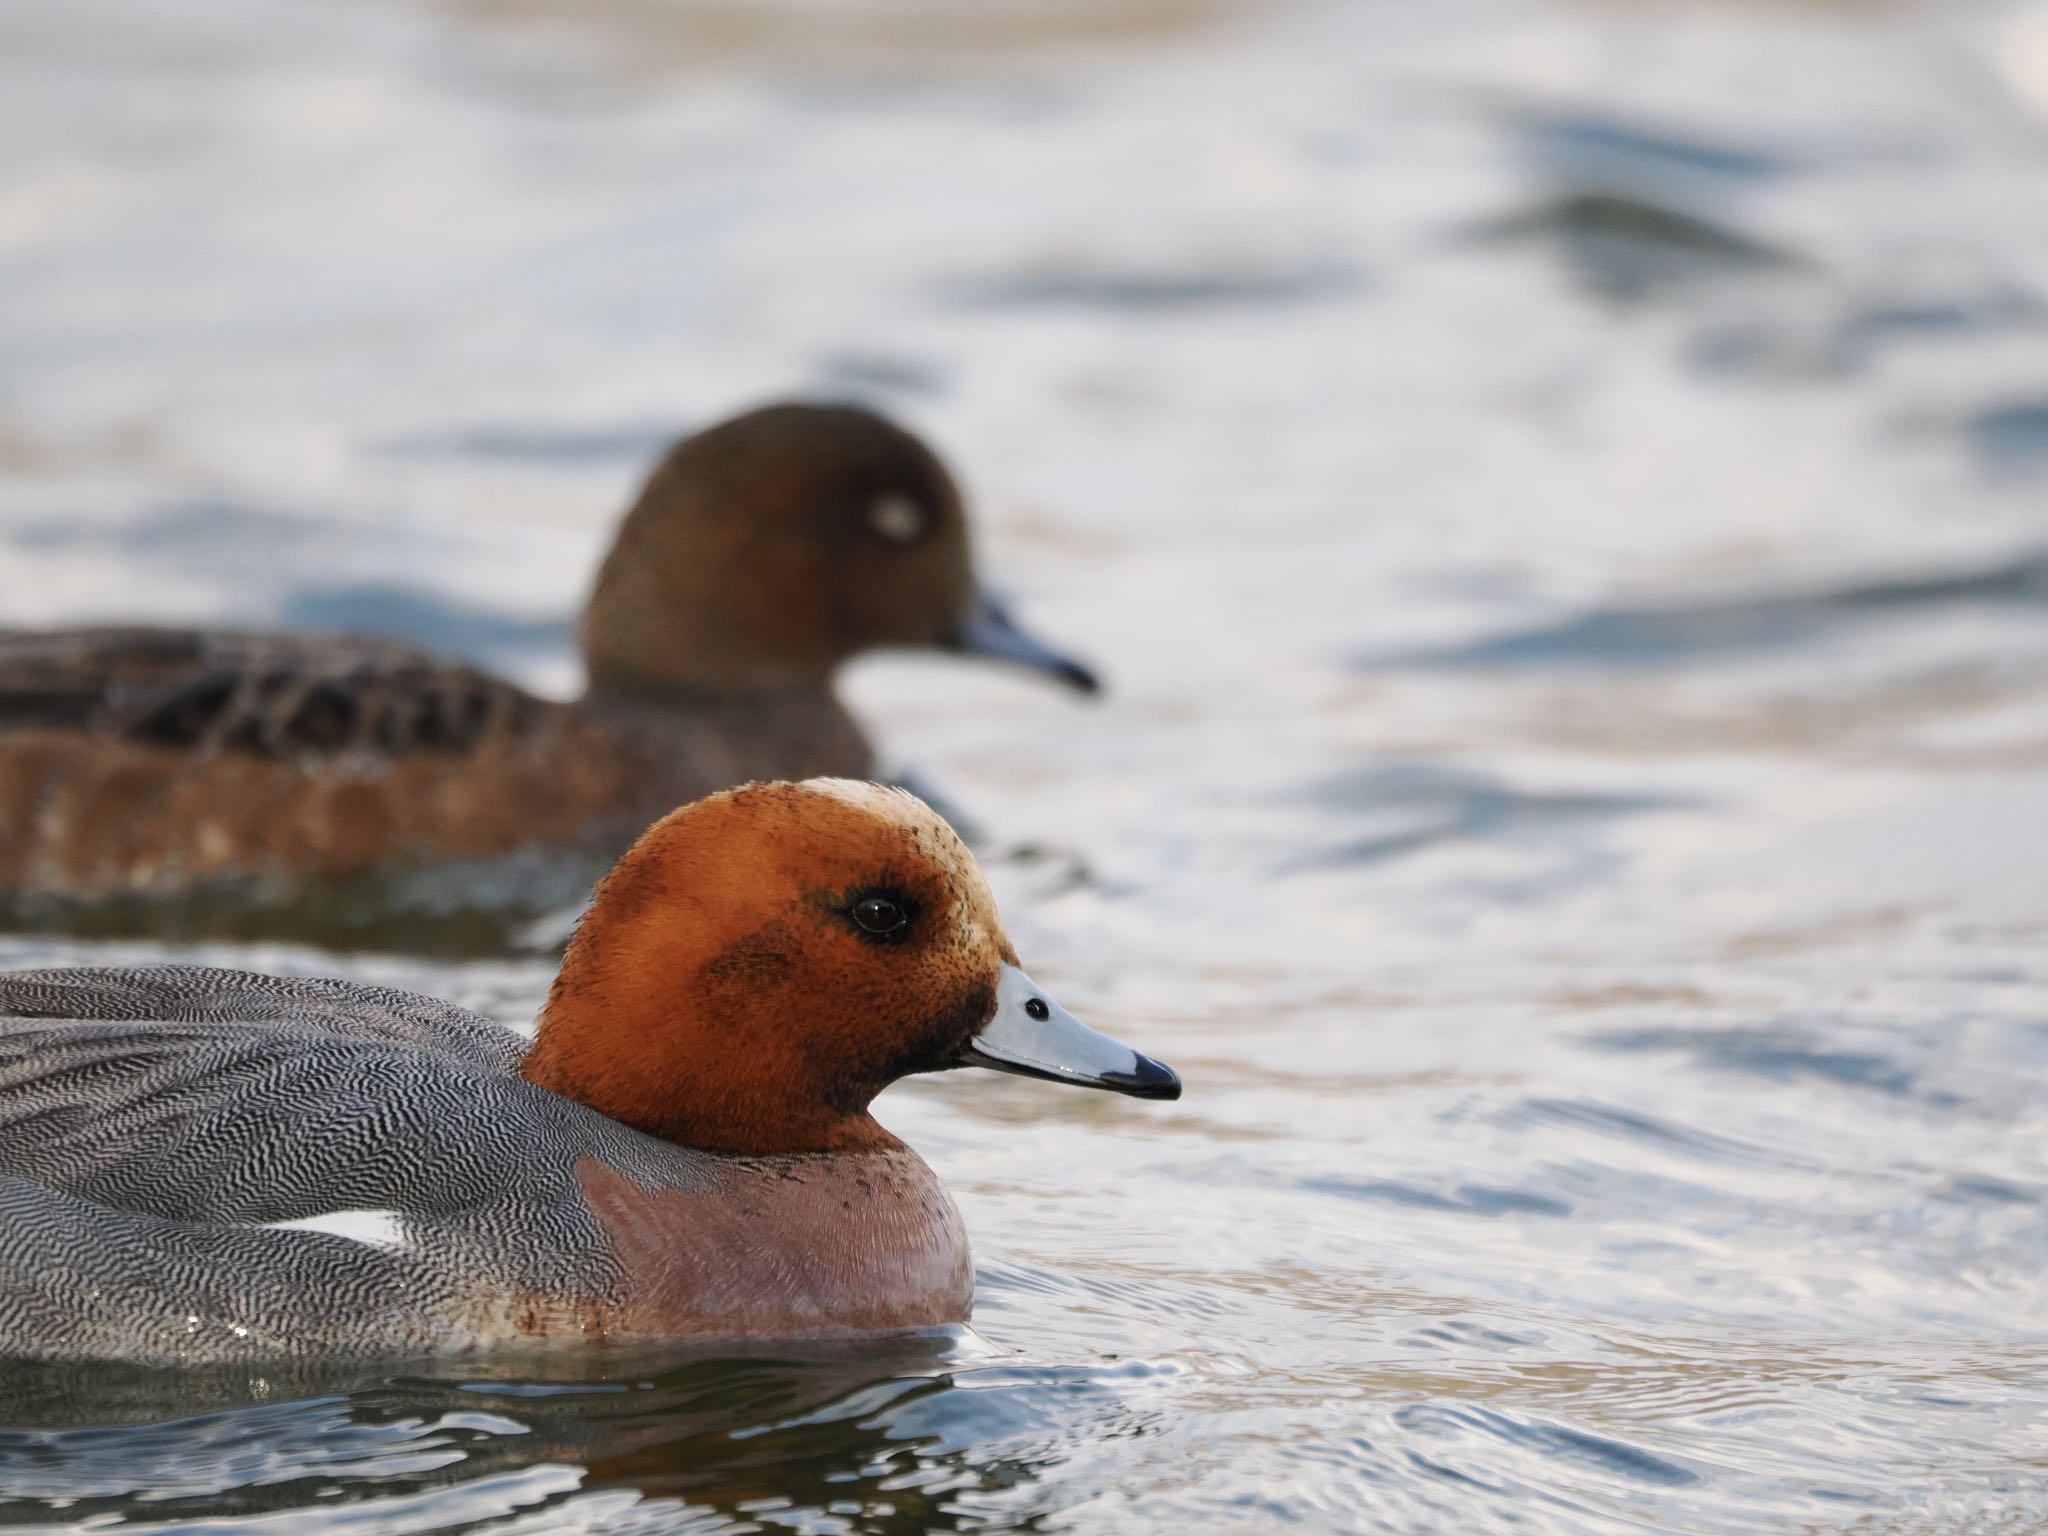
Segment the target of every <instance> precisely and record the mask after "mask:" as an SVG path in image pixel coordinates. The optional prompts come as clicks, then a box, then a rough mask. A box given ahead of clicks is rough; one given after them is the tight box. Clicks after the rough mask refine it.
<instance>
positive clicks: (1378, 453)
mask: <svg viewBox="0 0 2048 1536" xmlns="http://www.w3.org/2000/svg"><path fill="white" fill-rule="evenodd" d="M0 144H4V145H5V146H6V154H5V156H4V163H0V359H4V363H0V369H4V371H0V549H4V551H5V562H6V570H7V573H8V576H9V580H8V581H7V583H6V596H5V599H4V604H5V608H6V618H7V620H8V621H9V622H16V623H26V622H60V621H68V620H77V619H85V618H99V617H107V616H114V615H119V616H147V617H157V618H164V619H192V618H206V619H220V620H233V621H237V622H250V623H255V622H269V621H287V622H293V623H304V624H316V623H317V624H326V625H332V624H341V623H353V624H359V625H364V626H369V627H379V628H386V629H392V630H397V631H400V632H405V633H411V634H415V635H423V636H425V637H427V638H430V639H432V640H435V641H437V642H439V643H441V644H443V645H446V646H449V647H451V648H454V649H457V650H461V651H463V652H465V653H468V654H471V655H475V656H479V657H482V658H485V659H488V660H490V661H492V662H494V663H496V664H498V665H500V666H504V667H507V668H511V669H514V670H516V671H518V672H519V673H520V674H521V675H522V676H525V677H527V678H529V679H531V680H533V681H535V682H536V683H538V684H541V685H544V686H554V687H562V686H566V685H567V684H568V683H569V682H570V680H571V679H572V678H573V669H572V664H571V662H570V660H569V652H568V651H567V649H566V642H565V639H564V630H563V627H562V621H563V617H564V615H565V614H567V613H568V612H569V611H570V610H571V609H572V608H573V606H574V604H575V603H576V601H577V600H578V598H579V597H580V589H581V584H582V581H583V579H584V573H585V572H586V571H587V570H588V569H589V566H590V564H591V562H592V560H593V559H594V557H595V554H596V551H597V550H598V548H599V547H600V545H601V544H602V542H603V540H604V538H605V537H606V535H607V533H608V531H609V522H610V519H611V517H612V516H613V514H614V512H615V510H616V509H617V507H618V506H619V505H620V504H621V501H622V499H623V498H624V496H625V495H626V494H627V493H628V491H629V490H630V488H631V486H632V484H633V483H634V480H635V478H636V476H637V475H638V474H639V472H640V471H641V469H642V467H643V465H644V464H645V462H646V460H647V458H648V456H649V455H650V454H651V453H652V452H653V450H654V449H655V447H656V446H657V445H658V444H659V443H660V442H661V441H662V440H663V439H664V438H665V437H666V436H667V435H668V434H670V433H671V432H673V431H674V430H676V429H677V428H678V427H679V426H680V425H682V424H684V423H687V422H690V421H695V420H702V419H706V418H708V417H710V416H712V415H715V414H719V413H722V412H723V411H725V410H727V409H729V408H731V407H732V406H734V405H736V404H738V403H741V402H744V401H747V400H749V399H753V398H757V397H760V396H762V395H765V394H769V393H777V392H784V391H789V390H799V389H801V390H809V391H825V392H831V393H841V394H844V393H854V394H858V395H861V396H864V397H866V398H869V399H872V400H876V401H879V402H880V403H882V404H884V405H885V406H887V407H889V408H891V409H894V410H897V411H899V412H901V413H903V414H904V415H905V416H907V417H908V418H909V419H911V420H913V421H915V422H916V423H918V424H919V425H921V426H923V427H925V428H927V429H928V430H929V431H931V432H932V433H933V435H934V436H935V437H936V438H937V439H938V440H939V441H940V442H941V443H943V444H944V445H945V446H946V447H947V449H948V450H949V451H950V452H951V453H952V454H953V456H954V457H955V458H956V459H957V460H958V461H959V462H960V464H961V466H962V468H963V470H964V472H965V475H966V478H967V480H968V481H969V483H970V486H971V488H972V490H973V491H974V492H975V493H976V499H977V502H978V506H979V512H980V516H981V521H982V525H983V528H984V532H985V538H984V550H983V553H984V557H985V560H986V563H988V564H989V565H990V566H991V567H992V569H993V570H994V572H995V574H996V575H997V577H998V579H999V580H1000V581H1001V582H1002V583H1003V584H1005V585H1007V586H1008V587H1010V588H1011V589H1012V590H1013V591H1014V592H1015V593H1016V595H1017V596H1018V598H1019V601H1020V604H1021V606H1023V607H1024V608H1025V609H1026V610H1027V611H1028V612H1029V613H1030V614H1031V615H1032V616H1033V617H1034V618H1035V619H1036V620H1037V621H1038V622H1039V623H1040V624H1041V626H1042V627H1043V628H1045V629H1046V630H1047V632H1049V633H1054V634H1057V635H1059V636H1060V637H1061V638H1063V639H1065V640H1067V641H1069V642H1071V643H1072V644H1073V645H1074V646H1075V648H1076V649H1079V650H1082V651H1084V652H1086V653H1088V654H1091V655H1092V656H1094V657H1095V658H1096V659H1098V660H1099V661H1100V662H1101V663H1102V664H1103V666H1104V668H1105V670H1106V671H1107V672H1108V673H1109V675H1110V676H1111V679H1112V682H1113V690H1112V693H1111V695H1110V697H1109V698H1108V699H1107V700H1106V701H1105V702H1104V703H1103V704H1101V705H1100V706H1099V707H1094V708H1082V707H1077V706H1075V705H1074V704H1072V703H1071V702H1070V701H1068V700H1066V699H1064V698H1060V697H1057V696H1054V695H1053V694H1051V693H1050V692H1049V691H1046V690H1042V689H1039V688H1036V687H1034V686H1032V685H1031V684H1030V683H1028V682H1025V681H1021V680H1016V679H1010V678H1005V677H1001V676H991V675H989V674H987V673H981V672H973V671H970V670H969V669H966V668H958V667H952V666H948V665H945V664H942V663H937V662H911V661H903V660H886V659H885V660H879V661H876V662H873V663H869V664H864V666H863V667H862V668H861V669H860V671H859V673H858V675H857V676H856V677H855V678H854V679H853V681H852V693H853V694H854V696H855V698H856V700H857V702H858V704H859V706H860V707H861V708H862V710H863V712H864V713H865V714H866V715H867V716H868V717H869V718H871V719H872V720H873V721H875V722H876V724H877V727H878V730H879V733H880V734H881V736H882V737H883V739H884V740H885V741H886V742H887V744H888V747H889V750H890V751H891V753H892V754H893V755H894V756H895V757H897V758H898V759H900V760H902V761H904V762H907V763H909V764H911V765H913V766H914V767H915V768H916V769H917V770H918V771H920V772H921V773H922V774H924V775H925V776H926V778H927V779H928V780H930V781H931V782H933V783H935V784H937V785H938V786H940V787H941V788H942V789H943V790H944V791H945V792H946V793H947V794H948V795H949V796H950V797H951V798H952V799H953V800H955V801H957V802H958V803H959V804H960V805H961V806H962V807H964V808H965V809H966V810H967V811H968V812H969V813H970V814H971V815H972V817H973V819H974V820H975V822H976V823H978V825H979V827H980V832H981V837H982V842H983V846H984V848H985V849H986V850H987V858H988V862H989V865H990V868H991V873H992V877H993V879H994V880H995V882H996V884H997V886H998V892H999V895H1000V896H1001V897H1002V898H1003V900H1004V903H1005V907H1006V911H1007V913H1008V915H1009V920H1010V926H1011V930H1012V933H1013V935H1014V936H1015V937H1016V939H1017V941H1018V944H1019V947H1020V950H1021V951H1022V953H1023V954H1024V957H1025V959H1026V961H1027V962H1028V963H1029V964H1030V965H1031V967H1032V969H1033V971H1034V973H1035V974H1037V975H1039V976H1040V977H1041V978H1042V979H1044V980H1045V981H1046V982H1047V983H1048V985H1051V986H1054V987H1056V988H1057V989H1058V991H1059V993H1060V995H1061V996H1062V997H1063V999H1064V1000H1066V1001H1068V1002H1069V1003H1071V1004H1072V1005H1073V1006H1074V1007H1075V1008H1076V1010H1077V1011H1079V1012H1081V1013H1083V1014H1084V1016H1088V1017H1090V1018H1091V1019H1092V1020H1093V1021H1095V1022H1097V1023H1098V1024H1101V1025H1103V1026H1104V1027H1106V1028H1109V1029H1111V1030H1113V1031H1114V1032H1115V1033H1117V1034H1119V1035H1121V1036H1123V1037H1125V1038H1127V1039H1130V1040H1132V1041H1134V1042H1136V1043H1137V1044H1139V1045H1140V1046H1141V1047H1142V1048H1143V1049H1146V1050H1148V1051H1153V1052H1156V1053H1157V1054H1158V1055H1160V1056H1162V1057H1164V1058H1165V1059H1167V1060H1169V1061H1172V1062H1173V1063H1174V1064H1175V1065H1177V1066H1179V1067H1180V1068H1181V1069H1182V1070H1183V1072H1184V1075H1185V1076H1186V1078H1187V1081H1188V1095H1187V1097H1186V1098H1185V1099H1184V1100H1183V1101H1182V1102H1181V1103H1179V1104H1177V1105H1136V1104H1132V1103H1128V1102H1123V1101H1115V1100H1107V1099H1106V1098H1105V1097H1103V1096H1082V1095H1062V1094H1061V1093H1059V1092H1058V1091H1057V1090H1056V1089H1052V1088H1049V1087H1047V1086H1045V1085H1042V1084H1031V1083H1025V1082H1019V1081H1015V1080H1011V1079H1003V1078H996V1077H993V1076H990V1075H986V1074H954V1075H952V1076H950V1077H948V1078H947V1079H945V1080H942V1081H929V1082H920V1083H913V1084H909V1085H906V1086H904V1087H902V1088H900V1089H897V1090H894V1091H892V1092H891V1094H890V1095H888V1096H887V1098H886V1099H885V1100H884V1102H883V1106H882V1108H883V1114H884V1118H885V1119H886V1120H887V1121H888V1122H889V1123H890V1125H891V1126H892V1127H893V1128H895V1129H896V1130H897V1131H898V1132H899V1133H901V1134H903V1135H904V1136H906V1137H907V1139H909V1140H910V1141H912V1142H913V1143H914V1144H915V1145H916V1146H917V1147H918V1148H919V1149H920V1150H921V1151H923V1153H924V1154H925V1155H926V1157H927V1158H928V1159H929V1160H930V1161H931V1162H932V1163H933V1164H934V1166H936V1167H937V1168H938V1169H939V1170H940V1172H941V1173H942V1174H943V1176H944V1177H945V1178H947V1180H948V1181H949V1182H950V1183H951V1184H952V1186H953V1188H954V1189H955V1190H956V1191H957V1193H958V1195H959V1197H960V1201H961V1204H962V1206H963V1208H964V1209H965V1211H966V1213H967V1217H968V1220H969V1223H970V1226H971V1228H972V1230H973V1232H974V1236H975V1241H976V1244H977V1252H978V1255H979V1258H980V1272H981V1280H980V1284H981V1299H980V1303H979V1306H978V1308H977V1311H976V1316H975V1328H974V1331H973V1332H972V1333H968V1332H964V1331H963V1332H962V1333H961V1334H959V1335H957V1336H953V1337H947V1338H941V1339H936V1340H924V1341H910V1342H906V1343H902V1344H899V1345H890V1346H886V1347H882V1346H876V1347H868V1348H861V1349H852V1350H836V1351H828V1350H819V1349H803V1350H789V1349H784V1350H779V1351H778V1350H771V1351H765V1352H763V1353H760V1354H758V1355H755V1356H752V1357H748V1358H742V1359H733V1360H703V1359H690V1358H685V1357H677V1358H657V1357H645V1358H643V1357H639V1356H627V1355H623V1354H612V1355H605V1356H599V1357H587V1358H581V1359H578V1358H569V1357H563V1358H548V1359H540V1358H526V1359H513V1360H504V1361H490V1362H477V1363H472V1364H469V1365H465V1366H460V1367H455V1368H449V1367H445V1366H444V1367H439V1368H434V1369H431V1370H429V1369H425V1368H416V1369H412V1370H407V1371H400V1372H396V1373H392V1372H386V1373H380V1374H375V1375H368V1376H365V1375H363V1374H361V1373H356V1374H354V1375H334V1376H322V1375H320V1374H318V1373H313V1374H291V1375H270V1376H266V1377H262V1378H257V1377H252V1376H249V1375H247V1374H246V1373H245V1374H241V1375H233V1374H230V1375H219V1374H208V1375H197V1376H194V1375H184V1376H170V1377H166V1376H161V1375H154V1374H150V1373H128V1372H121V1371H114V1370H107V1371H100V1372H57V1373H45V1372H27V1371H22V1370H19V1369H12V1368H10V1369H7V1370H5V1371H4V1372H0V1423H4V1424H6V1425H10V1426H14V1427H11V1428H8V1429H6V1430H4V1431H0V1491H4V1495H5V1500H6V1502H5V1503H4V1504H0V1520H10V1521H15V1522H23V1523H26V1522H41V1523H50V1524H56V1525H72V1526H77V1527H86V1526H90V1527H91V1528H93V1529H101V1528H105V1527H106V1526H109V1525H113V1526H120V1527H134V1526H145V1527H146V1526H158V1525H165V1524H170V1523H177V1522H196V1523H197V1524H199V1525H200V1526H203V1527H204V1528H207V1529H219V1530H228V1529H240V1528H249V1529H254V1530H261V1531H280V1532H282V1531H300V1530H308V1529H313V1528H320V1529H330V1528H334V1529H339V1528H349V1527H352V1528H357V1529H365V1530H378V1531H417V1530H426V1529H430V1528H446V1527H464V1528H474V1529H489V1530H494V1531H508V1532H509V1531H522V1532H523V1531H534V1532H538V1531H544V1530H546V1531H552V1530H560V1529H577V1528H590V1529H597V1530H604V1531H678V1530H680V1531H714V1530H769V1531H775V1530H795V1531H806V1532H852V1531H913V1530H928V1529H959V1530H975V1529H989V1528H997V1529H1002V1528H1016V1527H1024V1528H1031V1529H1044V1530H1081V1531H1115V1532H1123V1531H1132V1530H1153V1529H1156V1530H1162V1531H1173V1532H1183V1531H1200V1532H1265V1531H1272V1530H1278V1529H1290V1528H1292V1529H1302V1530H1311V1531H1354V1530H1394V1531H1421V1530H1429V1531H1444V1532H1476V1531H1533V1532H1579V1531H1628V1530H1637V1531H1687V1532H1694V1531H1700V1532H1706V1531H1714V1532H1722V1531H1726V1532H1746V1531H1755V1530H1761V1529H1800V1530H1814V1531H1830V1530H1842V1531H1855V1532H1861V1533H1875V1532H1927V1533H1936V1532H1955V1531H1966V1530H1968V1531H1976V1530H1984V1531H1994V1530H1995V1531H2015V1532H2017V1531H2030V1530H2038V1529H2041V1528H2042V1527H2043V1525H2044V1523H2048V951H2044V945H2043V940H2044V937H2048V859H2044V854H2048V510H2044V508H2048V10H2043V9H2042V8H2040V7H2039V6H2033V7H2029V6H2025V5H1986V4H1972V3H1965V0H1946V3H1936V0H1928V3H1925V4H1919V5H1915V4H1908V3H1902V4H1895V5H1888V6H1882V7H1880V6H1874V5H1860V4H1847V3H1842V4H1832V5H1818V4H1816V5H1805V6H1802V5H1783V6H1776V5H1769V4H1763V3H1757V4H1746V5H1725V6H1717V7H1708V6H1703V5H1702V6H1687V5H1683V4H1677V3H1672V4H1663V5H1631V6H1618V5H1611V4H1599V3H1586V4H1581V5H1554V6H1545V5H1509V4H1506V3H1482V0H1430V3H1423V0H1411V3H1397V0H1384V3H1379V4H1373V5H1364V4H1359V5H1350V6H1340V7H1330V8H1326V9H1325V8H1313V7H1303V8H1285V9H1283V8H1281V7H1278V6H1260V7H1257V8H1255V9H1247V10H1245V11H1241V12H1240V11H1237V10H1234V9H1232V8H1230V7H1228V6H1225V5H1222V4H1201V3H1197V0H1183V3H1179V4H1174V3H1169V0H1149V3H1148V0H1118V3H1113V4H1104V5H1100V6H1080V5H1073V6H1063V5H1052V6H1045V5H1026V4H1024V3H1023V0H1004V3H1001V4H997V5H994V6H992V7H987V8H982V9H981V10H980V11H978V12H977V13H975V14H974V15H973V16H971V17H970V16H967V15H965V14H964V13H956V11H955V10H954V9H952V8H944V9H941V8H937V7H933V8H930V9H926V8H925V7H924V6H922V5H921V4H916V3H911V0H848V3H837V4H827V3H823V0H818V3H813V4H805V5H798V4H779V5H767V6H758V7H738V6H725V5H715V4H710V3H701V4H699V3H685V0H607V3H606V4H603V5H600V6H596V7H589V8H584V7H570V6H567V5H561V6H557V5H554V4H551V3H549V0H523V3H511V0H466V3H458V0H442V3H433V4H428V3H401V0H391V3H383V4H375V3H368V0H359V3H351V4H344V3H340V0H332V3H327V0H216V3H214V4H212V5H209V6H206V7H174V6H166V5H157V4H150V3H147V0H102V3H100V4H97V5H94V6H92V7H89V8H88V7H80V6H78V5H76V4H75V3H73V0H12V3H10V4H9V5H8V6H7V7H6V9H5V10H4V11H0ZM142 952H145V951H144V950H142V949H141V948H138V947H127V948H112V949H109V948H104V947H101V948H95V947H93V946H88V945H85V944H78V943H63V942H53V941H45V940H34V941H24V940H7V941H0V960H4V961H5V962H7V963H45V962H47V961H49V960H51V959H53V958H57V959H61V958H80V957H85V956H87V955H93V956H103V955H106V954H108V953H114V954H135V953H142ZM206 953H207V954H208V955H210V956H213V957H215V958H221V959H227V960H232V961H235V962H239V963H251V956H252V952H251V951H246V950H240V951H238V950H229V949H223V948H215V949H209V950H208V951H206ZM253 954H254V962H255V963H260V964H264V965H274V966H282V967H289V968H294V969H300V970H315V971H320V970H335V969H341V970H346V971H348V972H350V973H352V974H359V975H365V976H371V977H375V978H377V979H380V980H387V981H395V982H400V983H402V984H405V985H411V986H416V987H419V988H422V989H425V990H431V991H436V992H441V993H444V994H447V995H450V996H454V997H457V998H459V999H461V1000H463V1001H466V1002H470V1003H474V1004H479V1005H481V1006H484V1007H486V1008H487V1009H489V1010H491V1011H492V1012H494V1013H496V1014H498V1015H499V1016H501V1017H503V1018H505V1019H507V1020H508V1021H511V1022H515V1023H521V1022H523V1021H524V1020H525V1019H527V1018H528V1017H529V1016H530V1014H531V1012H532V1009H533V1007H534V1005H535V1003H536V1001H537V1000H538V998H539V996H540V993H541V991H542V989H543V987H544V986H545V983H546V978H547V970H548V968H547V962H546V960H545V959H544V958H522V957H516V956H515V957H510V958H506V959H504V960H500V961H495V962H489V963H476V964H470V965H462V966H456V965H449V964H443V963H435V962H425V961H417V960H406V959H401V958H393V957H387V956H355V957H335V956H328V955H320V954H316V953H313V952H311V951H289V950H274V949H272V950H262V951H256V952H253Z"/></svg>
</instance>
